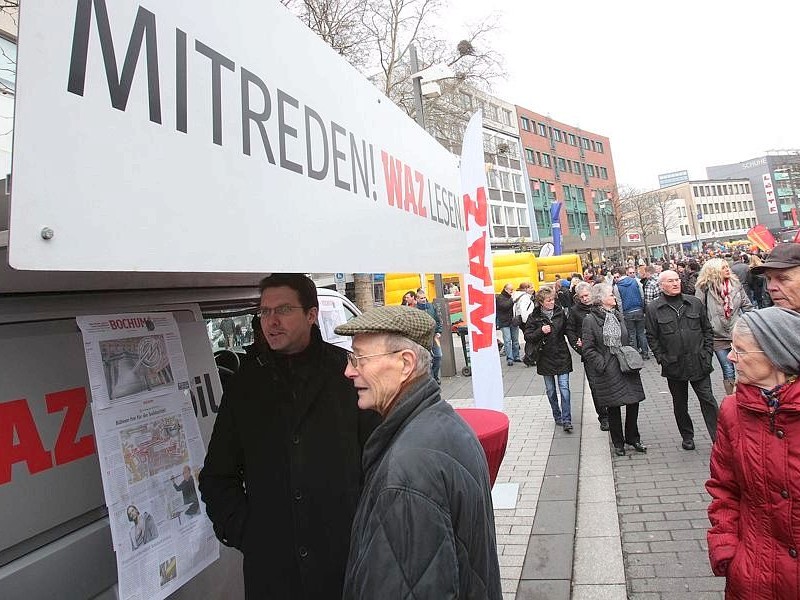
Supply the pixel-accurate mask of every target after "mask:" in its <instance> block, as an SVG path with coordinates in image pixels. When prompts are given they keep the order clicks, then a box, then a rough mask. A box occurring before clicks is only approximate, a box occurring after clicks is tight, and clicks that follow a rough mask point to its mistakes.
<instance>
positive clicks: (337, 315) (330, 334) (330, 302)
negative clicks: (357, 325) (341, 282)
mask: <svg viewBox="0 0 800 600" xmlns="http://www.w3.org/2000/svg"><path fill="white" fill-rule="evenodd" d="M317 321H318V323H319V328H320V329H321V330H322V339H324V340H327V341H328V342H329V343H331V344H333V345H334V346H340V347H342V348H345V349H346V350H350V347H351V343H352V341H353V338H351V337H349V336H344V335H337V334H336V332H335V331H334V329H336V328H337V327H338V326H339V325H342V324H344V323H346V322H347V315H346V314H345V311H344V304H343V303H342V300H341V299H340V298H335V297H330V296H321V297H320V298H319V314H318V317H317Z"/></svg>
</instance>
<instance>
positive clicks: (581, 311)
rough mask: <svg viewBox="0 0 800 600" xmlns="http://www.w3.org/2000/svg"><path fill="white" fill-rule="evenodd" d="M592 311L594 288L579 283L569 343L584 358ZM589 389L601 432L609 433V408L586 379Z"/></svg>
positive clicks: (571, 316) (568, 316) (570, 325)
mask: <svg viewBox="0 0 800 600" xmlns="http://www.w3.org/2000/svg"><path fill="white" fill-rule="evenodd" d="M591 311H592V286H591V285H589V284H588V283H579V284H578V285H576V286H575V302H574V303H573V305H572V310H571V311H569V314H568V315H567V330H566V334H567V342H568V343H569V345H570V346H571V347H572V349H573V350H575V352H577V353H578V354H579V355H580V357H581V362H585V360H584V358H583V339H582V336H583V320H584V319H585V318H586V315H588V314H589V313H590V312H591ZM586 380H587V381H588V383H589V389H590V390H591V392H592V402H594V410H595V412H596V413H597V420H598V421H600V431H608V408H607V407H606V406H604V405H601V404H599V403H598V398H599V395H598V394H597V393H596V392H595V389H594V384H595V379H594V378H592V379H589V377H587V378H586Z"/></svg>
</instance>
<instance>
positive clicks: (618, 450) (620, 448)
mask: <svg viewBox="0 0 800 600" xmlns="http://www.w3.org/2000/svg"><path fill="white" fill-rule="evenodd" d="M614 454H616V455H617V456H625V446H614Z"/></svg>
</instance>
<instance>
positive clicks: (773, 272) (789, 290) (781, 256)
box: [751, 242, 800, 312]
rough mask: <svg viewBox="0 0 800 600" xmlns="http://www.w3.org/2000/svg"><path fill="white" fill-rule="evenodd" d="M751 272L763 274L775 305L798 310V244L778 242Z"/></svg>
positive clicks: (799, 249) (799, 280) (799, 267)
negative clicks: (761, 262)
mask: <svg viewBox="0 0 800 600" xmlns="http://www.w3.org/2000/svg"><path fill="white" fill-rule="evenodd" d="M751 272H752V273H754V274H756V275H761V274H763V275H764V277H765V278H766V280H767V292H768V293H769V295H770V298H772V302H773V304H775V306H782V307H783V308H788V309H790V310H793V311H796V312H800V244H798V243H796V242H785V243H783V244H778V245H777V246H775V247H774V248H773V249H772V252H770V253H769V256H767V259H766V260H765V261H764V262H763V264H761V265H759V266H757V267H753V268H752V269H751Z"/></svg>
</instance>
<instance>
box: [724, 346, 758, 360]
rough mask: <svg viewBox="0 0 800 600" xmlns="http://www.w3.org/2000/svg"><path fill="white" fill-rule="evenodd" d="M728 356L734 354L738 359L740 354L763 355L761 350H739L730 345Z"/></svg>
mask: <svg viewBox="0 0 800 600" xmlns="http://www.w3.org/2000/svg"><path fill="white" fill-rule="evenodd" d="M729 354H735V355H736V357H737V358H738V357H739V356H741V355H742V354H764V351H763V350H739V349H738V348H737V347H736V346H734V345H733V344H731V351H730V352H729Z"/></svg>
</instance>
